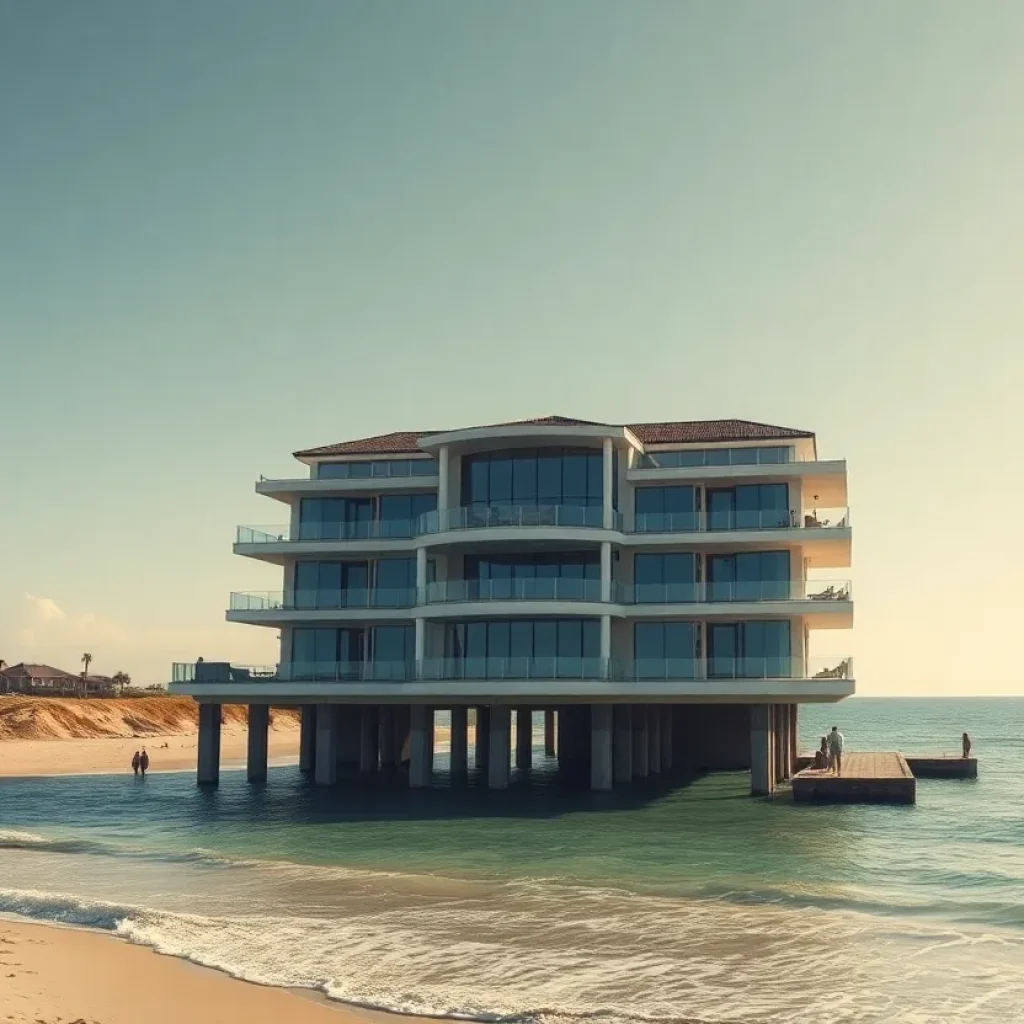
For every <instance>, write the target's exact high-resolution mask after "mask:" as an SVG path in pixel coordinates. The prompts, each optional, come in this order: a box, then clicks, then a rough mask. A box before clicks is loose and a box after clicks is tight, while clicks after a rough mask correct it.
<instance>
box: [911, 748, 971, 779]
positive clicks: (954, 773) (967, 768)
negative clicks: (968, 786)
mask: <svg viewBox="0 0 1024 1024" xmlns="http://www.w3.org/2000/svg"><path fill="white" fill-rule="evenodd" d="M906 760H907V764H908V765H910V770H911V771H912V772H913V773H914V776H915V778H918V779H976V778H977V777H978V759H977V758H976V757H947V756H946V755H944V754H940V755H937V756H932V755H928V756H924V757H919V756H915V755H909V754H908V755H907V758H906Z"/></svg>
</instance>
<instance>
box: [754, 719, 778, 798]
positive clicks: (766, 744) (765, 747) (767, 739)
mask: <svg viewBox="0 0 1024 1024" xmlns="http://www.w3.org/2000/svg"><path fill="white" fill-rule="evenodd" d="M771 733H772V730H771V708H770V707H769V706H768V705H767V704H753V705H751V707H750V792H751V793H752V794H753V795H754V796H767V795H768V794H769V793H771V792H772V790H773V789H774V788H775V780H774V779H773V778H772V769H771V744H772V735H771Z"/></svg>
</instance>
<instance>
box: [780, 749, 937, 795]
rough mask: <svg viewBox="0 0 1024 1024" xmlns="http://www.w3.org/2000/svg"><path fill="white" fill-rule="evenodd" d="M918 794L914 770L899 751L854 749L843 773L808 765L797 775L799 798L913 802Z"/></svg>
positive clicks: (795, 787) (795, 785)
mask: <svg viewBox="0 0 1024 1024" xmlns="http://www.w3.org/2000/svg"><path fill="white" fill-rule="evenodd" d="M916 795H917V781H916V780H915V778H914V773H913V772H912V771H911V770H910V766H909V765H908V764H907V759H906V758H905V757H904V756H903V755H902V754H899V753H896V752H895V751H851V752H850V753H848V754H845V755H844V756H843V774H842V775H832V774H830V773H829V772H826V771H815V769H813V768H805V769H804V770H803V771H801V772H798V773H797V774H796V775H794V776H793V799H794V800H796V801H798V802H808V803H810V802H812V801H813V802H819V803H889V804H912V803H914V801H915V799H916Z"/></svg>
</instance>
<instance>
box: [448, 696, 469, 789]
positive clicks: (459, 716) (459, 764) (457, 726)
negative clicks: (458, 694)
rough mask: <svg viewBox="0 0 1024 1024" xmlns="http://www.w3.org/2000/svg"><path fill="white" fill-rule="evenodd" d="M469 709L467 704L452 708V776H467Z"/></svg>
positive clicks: (450, 746)
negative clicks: (467, 723)
mask: <svg viewBox="0 0 1024 1024" xmlns="http://www.w3.org/2000/svg"><path fill="white" fill-rule="evenodd" d="M468 717H469V709H468V708H467V707H466V705H465V704H456V705H455V707H453V708H452V732H451V741H450V745H449V749H450V751H451V773H452V775H453V776H454V775H459V776H462V775H465V774H466V767H467V761H468V744H467V738H468V737H467V733H466V722H467V719H468Z"/></svg>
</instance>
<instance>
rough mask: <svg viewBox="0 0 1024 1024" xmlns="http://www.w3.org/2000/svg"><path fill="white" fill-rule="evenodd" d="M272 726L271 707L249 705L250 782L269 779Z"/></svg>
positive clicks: (247, 772)
mask: <svg viewBox="0 0 1024 1024" xmlns="http://www.w3.org/2000/svg"><path fill="white" fill-rule="evenodd" d="M269 726H270V705H269V704H250V705H249V736H248V740H249V744H248V746H249V749H248V755H249V756H248V760H247V762H246V777H247V778H248V780H249V781H250V782H264V781H265V780H266V778H267V729H268V728H269Z"/></svg>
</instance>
